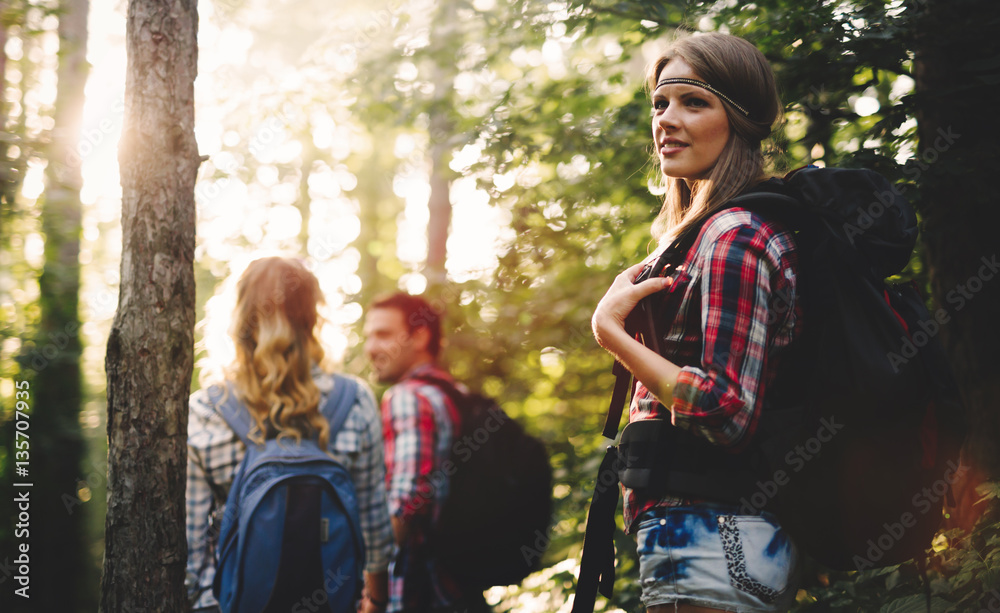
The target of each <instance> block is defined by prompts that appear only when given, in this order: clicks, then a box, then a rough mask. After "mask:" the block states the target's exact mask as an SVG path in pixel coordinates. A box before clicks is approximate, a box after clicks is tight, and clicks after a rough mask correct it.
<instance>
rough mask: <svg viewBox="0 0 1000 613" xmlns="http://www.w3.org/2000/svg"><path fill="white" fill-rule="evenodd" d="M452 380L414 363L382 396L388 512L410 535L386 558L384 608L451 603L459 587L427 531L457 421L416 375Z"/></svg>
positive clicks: (436, 391) (391, 611)
mask: <svg viewBox="0 0 1000 613" xmlns="http://www.w3.org/2000/svg"><path fill="white" fill-rule="evenodd" d="M418 376H429V377H435V378H438V379H444V380H446V381H453V379H452V377H451V375H449V374H448V373H447V372H446V371H444V370H441V369H440V368H438V367H437V366H435V365H433V364H425V365H422V366H418V367H417V368H415V369H413V370H412V371H410V372H408V373H407V374H406V376H405V377H404V378H403V380H402V381H400V382H399V383H397V384H396V385H394V386H393V387H391V388H389V390H387V391H386V393H385V395H384V396H383V397H382V433H383V436H384V437H385V458H386V473H385V477H386V485H387V489H388V501H389V514H390V515H392V516H393V517H401V518H403V519H405V520H406V521H407V522H408V523H409V536H408V538H407V541H406V542H405V543H402V544H401V546H399V547H398V548H397V550H396V552H395V555H394V556H393V559H392V562H391V563H390V569H389V570H390V573H389V606H388V613H396V612H398V611H404V610H405V611H425V610H430V609H431V608H434V607H439V606H447V605H451V604H454V603H456V602H458V601H459V599H460V598H461V590H460V588H459V587H458V586H457V585H456V584H455V582H454V579H452V578H451V577H450V575H448V573H446V572H445V571H444V569H442V568H439V567H438V566H437V565H436V564H435V563H434V561H433V560H432V559H431V558H430V556H429V551H428V550H427V530H428V529H429V528H430V526H431V524H432V523H433V521H434V520H435V519H436V518H437V516H438V513H439V512H440V510H441V505H442V504H443V503H444V500H445V498H447V497H448V487H449V479H448V472H447V471H446V470H445V469H444V467H443V465H444V462H445V461H446V460H448V458H449V457H450V455H451V448H452V443H453V441H454V440H455V437H456V436H457V435H458V433H459V431H460V426H461V420H460V417H459V414H458V411H457V409H456V408H455V406H454V405H453V404H452V402H451V400H450V399H449V398H448V396H447V395H446V394H445V392H444V391H443V390H442V389H441V388H440V387H438V386H437V385H434V384H431V383H426V382H424V381H419V380H417V379H415V377H418Z"/></svg>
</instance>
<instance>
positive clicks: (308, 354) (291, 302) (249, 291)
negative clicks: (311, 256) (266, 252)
mask: <svg viewBox="0 0 1000 613" xmlns="http://www.w3.org/2000/svg"><path fill="white" fill-rule="evenodd" d="M236 292H237V296H236V310H235V313H234V317H233V322H232V327H231V328H230V335H231V336H232V338H233V341H234V342H235V344H236V359H235V361H234V362H233V364H232V366H231V367H230V368H229V369H227V379H229V380H231V381H232V382H233V383H234V384H235V387H236V391H237V394H238V395H239V397H240V400H242V401H243V402H244V404H246V406H247V407H248V408H249V409H250V414H251V415H252V416H253V418H254V420H255V421H256V422H257V428H258V431H257V432H255V438H258V439H262V438H263V437H264V435H265V434H267V433H269V432H277V435H278V437H279V438H280V437H283V436H293V437H295V438H296V439H299V438H300V437H303V436H308V435H309V434H310V433H311V432H317V433H318V434H319V443H320V448H322V449H325V448H326V445H327V442H328V438H329V431H330V426H329V424H328V423H327V422H326V420H325V419H323V417H322V416H321V415H320V413H319V399H320V391H319V388H318V387H317V386H316V383H315V382H314V381H313V378H312V369H313V366H314V365H316V364H319V363H320V362H322V360H323V356H324V352H323V348H322V346H321V345H320V342H319V339H318V338H317V336H316V332H317V323H318V322H319V313H318V310H317V307H318V305H320V304H322V303H323V301H324V300H323V293H322V291H321V290H320V287H319V282H318V281H317V279H316V276H315V275H313V274H312V273H311V272H310V271H309V270H307V269H306V267H305V266H304V265H303V264H302V263H301V262H299V261H298V260H293V259H290V258H283V257H268V258H262V259H259V260H255V261H253V262H251V263H250V265H249V266H248V267H247V269H246V270H245V271H244V272H243V275H242V276H241V277H240V280H239V282H238V283H237V285H236Z"/></svg>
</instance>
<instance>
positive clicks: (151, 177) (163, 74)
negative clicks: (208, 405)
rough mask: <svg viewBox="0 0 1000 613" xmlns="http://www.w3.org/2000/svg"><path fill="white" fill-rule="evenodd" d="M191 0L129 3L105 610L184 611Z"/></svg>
mask: <svg viewBox="0 0 1000 613" xmlns="http://www.w3.org/2000/svg"><path fill="white" fill-rule="evenodd" d="M197 31H198V12H197V4H196V2H195V0H163V1H155V0H131V2H129V6H128V22H127V42H126V44H127V48H128V68H127V79H126V86H125V126H124V132H123V137H122V143H121V147H120V150H119V164H120V166H121V177H122V234H123V243H124V244H123V251H122V264H121V288H120V290H119V298H118V310H117V312H116V314H115V320H114V324H113V326H112V330H111V335H110V337H109V339H108V349H107V356H106V362H105V365H106V370H107V375H108V449H109V451H108V515H107V521H106V537H105V562H104V577H103V580H102V586H101V588H102V590H101V610H102V611H106V612H108V613H111V612H117V611H143V610H144V611H167V612H174V611H186V610H187V602H186V597H185V592H184V588H183V583H184V571H185V562H186V558H187V547H186V541H185V532H184V517H185V509H184V481H185V470H186V439H187V404H188V392H189V389H190V385H191V373H192V365H193V338H194V320H195V279H194V267H193V260H194V236H195V205H194V184H195V177H196V174H197V170H198V165H199V156H198V151H197V144H196V142H195V139H194V79H195V76H196V73H197V59H198V49H197Z"/></svg>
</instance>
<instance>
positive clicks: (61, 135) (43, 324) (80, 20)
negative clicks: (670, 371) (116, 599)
mask: <svg viewBox="0 0 1000 613" xmlns="http://www.w3.org/2000/svg"><path fill="white" fill-rule="evenodd" d="M88 11H89V5H88V1H87V0H64V1H63V2H62V3H61V5H60V14H59V67H58V72H57V75H58V90H57V94H56V101H55V116H54V119H55V127H54V129H53V131H52V141H51V146H50V148H49V152H48V156H47V157H48V160H49V163H48V166H47V167H46V189H45V194H44V196H43V200H42V211H41V222H42V231H43V232H44V234H45V264H44V267H43V270H42V274H41V276H40V277H39V279H38V287H39V292H40V296H39V306H40V307H41V321H40V325H39V332H38V335H37V337H36V340H35V350H34V352H33V354H32V355H31V356H30V361H29V363H28V366H29V367H30V368H31V369H32V370H34V371H35V373H36V374H35V380H34V384H33V387H34V389H35V414H34V427H35V428H36V431H37V436H36V437H35V445H37V448H38V451H39V453H38V454H35V457H36V458H37V460H36V462H35V463H34V466H33V471H32V472H33V473H34V477H33V478H34V481H35V484H36V485H35V492H34V494H35V495H37V496H38V499H39V505H38V506H37V511H35V512H36V513H38V516H37V522H38V525H40V526H45V532H46V533H48V534H49V535H52V536H54V535H57V534H58V535H60V536H59V538H52V536H50V537H49V538H45V539H41V538H40V539H35V540H34V544H33V546H32V549H33V550H34V551H35V553H36V555H37V557H33V558H34V560H37V562H36V563H35V564H34V565H33V569H32V570H33V571H34V572H33V573H32V576H33V577H34V578H35V581H33V582H32V583H33V585H32V594H31V599H30V603H31V610H33V611H54V610H58V609H60V608H62V607H63V606H64V605H65V603H66V602H77V603H80V602H81V601H82V599H83V598H84V596H83V594H81V593H80V592H79V588H80V587H81V586H83V585H86V582H85V581H82V579H84V577H82V576H81V569H84V568H89V566H90V565H89V564H87V563H85V562H84V560H85V553H84V545H83V535H82V534H81V530H82V527H83V522H82V521H81V520H82V515H83V513H82V512H81V510H80V507H79V506H78V504H77V503H78V499H77V479H78V478H79V476H80V460H81V458H82V457H83V447H84V444H83V435H82V432H81V429H80V418H79V415H80V407H81V404H82V395H83V392H82V388H83V381H82V374H81V369H80V358H81V343H80V316H79V312H78V302H79V294H80V258H79V255H80V233H81V205H80V188H81V186H82V184H83V180H82V178H81V175H80V164H79V158H78V157H77V156H76V145H77V142H78V140H79V138H80V129H81V122H82V117H83V102H84V86H85V85H86V82H87V73H88V65H87V15H88ZM33 511H34V509H33ZM91 579H95V578H93V577H92V578H91ZM89 604H90V606H91V607H92V606H94V605H96V602H93V601H91V602H90V603H89Z"/></svg>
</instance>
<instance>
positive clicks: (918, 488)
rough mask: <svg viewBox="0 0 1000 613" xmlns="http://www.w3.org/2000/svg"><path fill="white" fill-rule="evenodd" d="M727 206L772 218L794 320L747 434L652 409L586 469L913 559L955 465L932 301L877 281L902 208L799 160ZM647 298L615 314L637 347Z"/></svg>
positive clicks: (823, 551)
mask: <svg viewBox="0 0 1000 613" xmlns="http://www.w3.org/2000/svg"><path fill="white" fill-rule="evenodd" d="M732 207H740V208H745V209H749V210H751V211H754V212H756V213H758V214H760V215H761V216H763V217H765V218H766V219H773V220H777V221H780V222H782V223H783V224H784V225H785V226H786V227H787V228H789V229H791V230H793V231H794V232H795V233H796V243H797V248H798V254H799V273H798V283H797V288H798V289H797V291H798V293H799V296H800V300H801V306H802V311H803V330H802V334H801V336H800V337H799V338H798V339H796V341H795V342H794V343H793V345H792V346H790V347H789V348H788V352H789V354H788V355H786V356H785V357H784V358H783V360H784V361H783V365H782V368H781V371H780V372H779V373H778V375H777V378H776V380H775V381H774V382H773V384H772V385H771V386H770V388H769V389H768V390H766V391H765V396H764V404H763V408H762V411H761V417H760V422H759V424H758V427H757V431H756V433H755V434H754V438H753V439H752V440H751V441H750V443H749V445H748V446H747V448H746V449H745V450H744V451H743V452H741V453H737V454H733V453H730V452H727V451H725V450H721V449H719V448H716V447H714V446H713V445H711V444H709V443H708V442H706V441H705V440H704V439H701V438H699V437H697V436H695V435H692V434H690V433H688V432H686V431H682V430H680V429H678V428H673V427H671V426H669V424H664V423H662V422H661V420H650V421H649V422H645V423H644V422H637V423H633V424H629V425H628V426H627V427H626V428H625V430H624V431H623V432H622V437H621V441H620V443H619V445H618V446H617V447H616V448H609V451H608V454H607V455H606V456H605V459H604V462H603V463H602V466H601V475H600V479H599V483H600V484H603V483H606V482H607V481H608V480H610V479H615V480H616V481H617V480H618V479H620V480H621V482H622V483H624V484H625V485H626V486H629V487H634V488H637V489H642V488H648V489H647V492H646V493H647V494H648V495H649V497H654V496H660V495H662V494H666V493H670V494H673V495H679V496H684V497H691V498H696V499H706V500H716V501H720V502H727V503H734V504H737V505H740V506H741V513H745V514H755V513H758V512H760V511H761V510H764V509H766V510H769V511H772V512H775V513H776V514H778V516H779V517H780V519H781V522H782V525H783V526H784V527H785V528H786V529H787V530H789V532H790V533H791V534H792V535H793V537H794V539H795V541H796V543H797V545H798V546H799V548H800V550H802V551H803V552H804V553H806V554H807V555H809V556H810V557H812V558H814V559H816V560H817V561H819V562H821V563H822V564H824V565H826V566H828V567H830V568H833V569H838V570H865V569H869V568H875V567H882V566H889V565H892V564H898V563H900V562H903V561H906V560H910V559H913V558H918V559H921V558H922V556H923V555H924V552H925V551H926V549H927V548H928V547H930V543H931V540H932V538H933V536H934V534H935V532H936V531H937V529H938V527H939V526H940V523H941V518H942V505H943V503H944V500H945V499H946V498H947V497H948V496H949V495H950V491H951V487H950V486H951V485H952V484H953V483H955V481H956V480H957V479H958V477H960V476H961V473H962V472H964V470H966V467H964V466H962V465H960V463H959V459H958V458H959V449H960V447H961V442H962V439H963V438H964V432H965V426H964V421H963V410H962V407H961V401H960V398H959V394H958V392H957V386H956V384H955V381H954V377H953V375H952V373H951V370H950V366H949V364H948V362H947V360H946V358H945V355H944V351H943V349H942V347H941V344H940V342H939V339H938V338H937V334H938V333H939V332H940V330H941V323H943V322H946V321H947V313H945V312H944V311H943V310H939V311H938V312H937V313H936V314H935V315H934V316H932V315H931V314H930V313H929V312H928V311H927V308H926V307H925V306H924V302H923V300H922V299H921V297H920V295H919V292H918V291H917V290H916V288H915V287H914V286H913V285H912V284H901V285H895V284H889V283H886V282H885V278H886V277H887V276H890V275H893V274H897V273H899V272H900V271H901V270H902V269H903V268H904V267H905V266H906V264H907V262H908V261H909V258H910V254H911V253H912V250H913V247H914V244H915V242H916V236H917V220H916V216H915V215H914V213H913V211H912V209H911V208H910V206H909V204H908V203H907V202H906V200H905V199H904V198H903V197H902V196H901V194H900V193H899V192H898V191H897V190H896V189H894V188H893V186H892V185H890V184H889V183H888V181H886V180H885V179H884V178H883V177H882V176H881V175H879V174H877V173H875V172H872V171H868V170H852V169H821V168H812V167H811V168H805V169H801V170H799V171H796V172H794V173H792V174H790V175H789V176H788V177H786V178H785V179H772V180H770V181H767V182H765V183H763V184H761V185H759V186H757V187H756V188H755V189H754V190H752V191H751V192H749V193H746V194H743V195H741V196H739V197H737V198H734V199H733V200H731V201H730V202H728V203H727V204H726V205H725V207H724V208H732ZM720 210H721V209H720ZM705 221H707V218H706V219H705ZM700 229H701V225H696V226H695V227H692V228H691V230H690V231H689V232H687V233H685V234H684V235H683V236H681V237H678V239H677V240H676V241H675V242H674V243H673V244H672V245H671V246H670V247H669V248H668V249H667V250H666V251H665V252H664V254H663V256H662V257H661V258H660V259H659V261H657V262H656V264H655V265H654V266H653V267H652V268H651V269H650V271H649V273H650V274H653V275H657V274H659V275H668V274H670V273H671V271H672V269H673V267H675V266H677V265H679V264H680V263H681V262H682V261H683V260H684V257H685V255H686V254H687V251H688V249H689V248H690V247H691V246H692V245H693V243H694V241H695V240H696V238H697V235H698V232H699V231H700ZM643 278H645V277H643ZM639 280H641V279H637V281H639ZM790 306H791V305H786V307H790ZM657 309H658V303H657V301H656V298H655V295H654V297H653V298H651V299H647V301H644V303H642V304H641V305H640V307H637V309H636V310H634V311H633V313H632V316H631V317H630V322H629V326H630V330H632V331H634V332H636V333H637V334H638V335H640V336H641V338H642V340H643V342H645V343H646V344H647V345H648V346H651V347H656V346H657V340H658V338H659V335H658V333H657V331H656V328H655V325H654V324H655V322H656V321H657V316H656V315H657ZM616 372H617V373H618V375H619V376H618V382H617V383H616V390H615V394H614V397H613V399H612V404H611V408H610V410H609V415H608V422H607V423H606V425H605V436H609V438H614V437H615V435H616V434H617V428H618V421H619V420H620V418H621V410H622V405H623V404H624V402H625V400H626V396H627V390H628V389H629V386H630V380H631V377H630V376H629V375H628V372H627V371H626V370H625V369H624V368H622V367H621V365H619V364H616ZM667 466H670V467H671V469H670V470H666V467H667ZM609 489H610V488H607V487H602V486H601V485H599V486H598V487H597V488H595V495H594V500H593V502H592V504H591V510H590V516H589V518H588V525H587V533H586V542H585V547H584V560H583V564H582V566H581V571H580V580H579V584H578V591H577V602H579V607H577V606H576V603H575V606H574V608H573V611H574V613H578V612H580V611H591V610H593V602H594V598H595V597H596V592H597V589H598V582H600V588H601V593H603V594H605V595H606V596H609V597H610V594H611V587H612V583H613V577H614V566H613V565H614V550H613V546H612V545H611V543H610V539H611V537H612V536H613V529H614V528H613V516H614V509H615V506H616V505H617V488H615V491H614V495H611V492H610V491H609ZM609 523H610V524H611V527H610V529H609V527H608V526H609ZM588 550H590V551H588Z"/></svg>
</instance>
